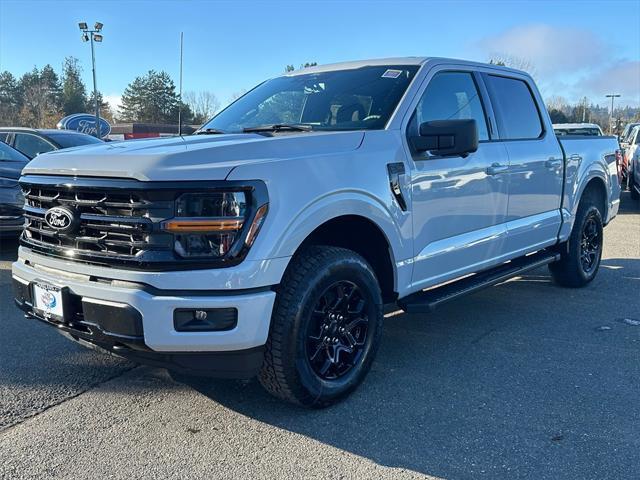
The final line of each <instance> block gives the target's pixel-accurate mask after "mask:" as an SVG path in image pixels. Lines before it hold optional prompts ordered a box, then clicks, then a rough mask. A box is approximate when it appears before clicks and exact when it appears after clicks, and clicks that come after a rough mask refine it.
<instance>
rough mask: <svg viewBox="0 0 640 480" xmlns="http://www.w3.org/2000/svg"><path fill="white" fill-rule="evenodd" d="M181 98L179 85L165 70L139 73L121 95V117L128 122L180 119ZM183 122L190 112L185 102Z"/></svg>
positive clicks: (166, 121)
mask: <svg viewBox="0 0 640 480" xmlns="http://www.w3.org/2000/svg"><path fill="white" fill-rule="evenodd" d="M178 106H179V99H178V95H177V94H176V87H175V84H174V83H173V80H171V77H170V76H169V74H167V73H166V72H156V71H155V70H149V72H148V73H147V74H146V75H144V76H142V77H136V79H135V80H134V81H133V82H131V83H130V84H129V85H128V86H127V88H126V89H125V91H124V94H123V95H122V106H121V108H120V111H121V116H122V120H124V121H129V122H135V121H137V122H148V123H177V122H178ZM183 112H184V113H185V114H188V115H183V123H186V122H187V121H189V120H188V116H189V115H191V113H190V110H189V109H188V107H187V108H186V109H185V108H184V104H183Z"/></svg>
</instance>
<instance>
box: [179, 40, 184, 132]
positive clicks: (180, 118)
mask: <svg viewBox="0 0 640 480" xmlns="http://www.w3.org/2000/svg"><path fill="white" fill-rule="evenodd" d="M183 34H184V32H180V86H179V89H180V93H179V95H178V97H179V99H180V100H179V101H180V103H178V135H180V136H182V44H183Z"/></svg>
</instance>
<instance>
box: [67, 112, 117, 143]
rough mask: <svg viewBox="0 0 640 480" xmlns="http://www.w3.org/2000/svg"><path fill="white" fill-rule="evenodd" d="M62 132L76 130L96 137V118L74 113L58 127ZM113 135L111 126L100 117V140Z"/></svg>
mask: <svg viewBox="0 0 640 480" xmlns="http://www.w3.org/2000/svg"><path fill="white" fill-rule="evenodd" d="M56 127H58V128H59V129H60V130H75V131H76V132H80V133H86V134H88V135H93V136H94V137H95V136H96V117H95V115H91V114H89V113H74V114H73V115H69V116H66V117H64V118H63V119H62V120H60V121H59V122H58V124H57V125H56ZM109 133H111V125H109V122H107V121H106V120H105V119H104V118H102V117H100V138H104V137H106V136H107V135H109Z"/></svg>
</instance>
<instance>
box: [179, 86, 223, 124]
mask: <svg viewBox="0 0 640 480" xmlns="http://www.w3.org/2000/svg"><path fill="white" fill-rule="evenodd" d="M182 99H183V101H184V103H186V104H187V105H189V108H191V111H192V112H193V122H194V123H204V122H206V121H207V120H208V119H210V118H211V117H212V116H213V114H214V113H216V112H217V111H218V110H219V109H220V101H219V100H218V97H216V95H215V94H214V93H213V92H207V91H200V92H193V91H191V92H185V93H184V95H183V96H182Z"/></svg>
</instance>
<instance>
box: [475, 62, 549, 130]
mask: <svg viewBox="0 0 640 480" xmlns="http://www.w3.org/2000/svg"><path fill="white" fill-rule="evenodd" d="M487 78H488V80H489V86H490V89H491V99H492V101H493V102H494V103H495V105H494V107H497V110H498V112H497V114H498V115H499V117H500V118H499V122H498V123H499V125H500V130H501V132H500V136H501V138H502V139H503V140H526V139H535V138H538V137H540V135H542V131H543V128H542V121H541V120H540V113H539V111H538V107H537V106H536V102H535V100H534V98H533V95H532V94H531V90H530V89H529V86H528V85H527V84H526V83H525V82H524V81H522V80H517V79H515V78H506V77H498V76H495V75H488V76H487Z"/></svg>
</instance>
